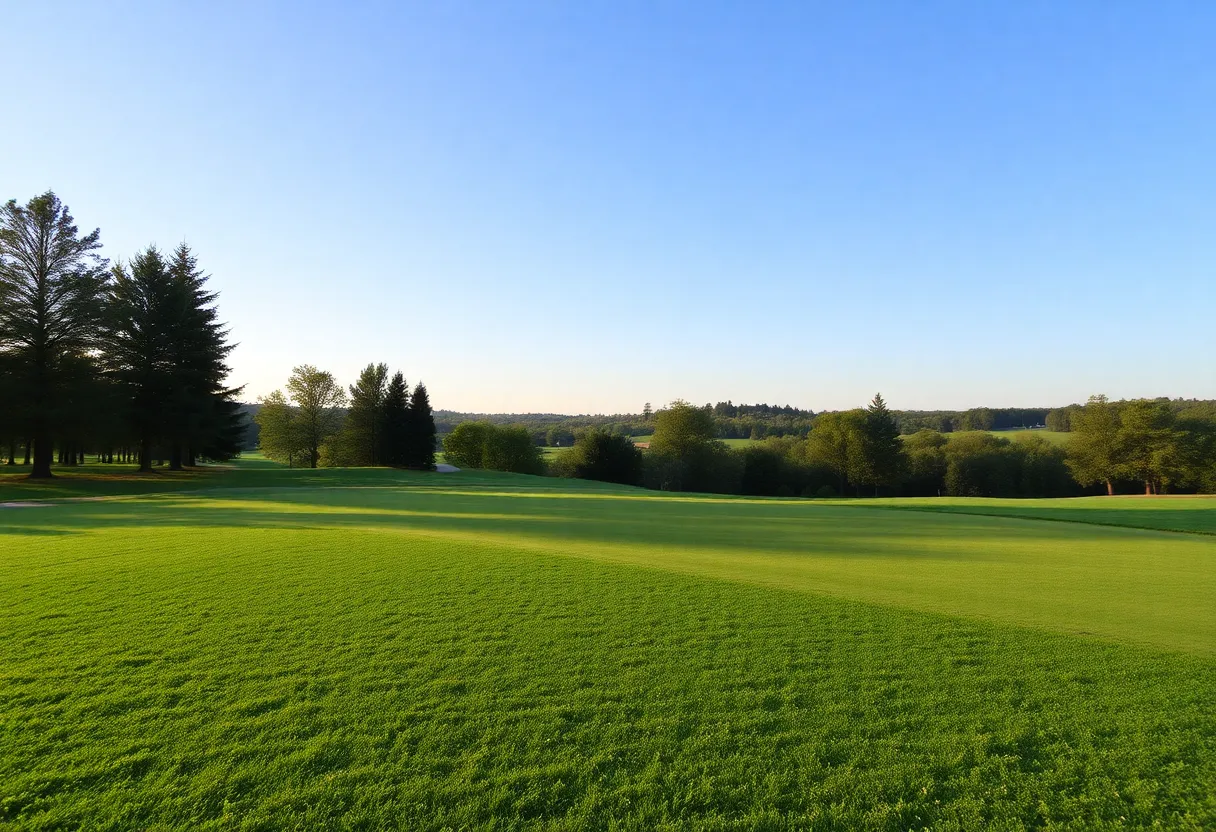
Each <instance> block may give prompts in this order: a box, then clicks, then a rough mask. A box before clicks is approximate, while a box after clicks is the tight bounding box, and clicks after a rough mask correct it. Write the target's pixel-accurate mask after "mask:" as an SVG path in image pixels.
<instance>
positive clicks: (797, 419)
mask: <svg viewBox="0 0 1216 832" xmlns="http://www.w3.org/2000/svg"><path fill="white" fill-rule="evenodd" d="M1163 401H1167V402H1168V404H1169V406H1170V408H1171V409H1173V410H1174V411H1175V412H1176V413H1185V412H1199V411H1202V412H1205V413H1214V412H1216V400H1210V399H1173V400H1163ZM1081 407H1082V405H1080V404H1070V405H1068V406H1066V407H1058V408H1049V407H977V408H972V409H970V410H892V411H891V416H892V418H894V419H895V424H896V426H897V427H898V429H899V432H900V433H901V434H904V435H911V434H914V433H916V432H917V431H918V430H923V429H926V428H927V429H929V430H936V431H939V432H941V433H955V432H961V431H971V430H1018V429H1023V428H1046V429H1048V430H1055V431H1062V432H1068V431H1070V430H1071V429H1072V425H1071V419H1072V415H1073V414H1074V413H1075V412H1076V411H1078V410H1080V409H1081ZM703 409H704V410H706V411H708V412H709V413H710V414H711V415H712V417H713V425H714V430H715V431H716V436H717V438H718V439H767V438H768V437H771V436H775V437H790V438H795V439H805V438H806V437H807V435H808V434H809V433H810V432H811V428H812V427H813V426H814V423H815V417H816V416H817V415H819V414H817V413H816V412H815V411H812V410H803V409H801V408H797V407H792V406H790V405H769V404H734V403H733V402H729V401H726V402H718V403H717V404H708V403H707V404H705V405H704V407H703ZM821 412H826V411H821ZM461 422H489V423H490V424H492V425H516V426H522V427H525V428H527V429H528V432H529V433H530V434H531V435H532V438H533V441H534V442H535V443H536V444H537V445H542V446H547V447H568V446H570V445H572V444H574V440H575V439H576V438H577V436H578V434H579V433H581V432H582V431H586V430H589V429H597V430H603V431H607V432H608V433H613V434H617V435H620V436H649V435H651V434H653V433H654V429H655V423H654V414H653V412H651V410H650V405H647V406H646V407H645V408H643V412H641V413H615V414H612V415H583V416H569V415H563V414H559V413H460V412H457V411H453V410H437V411H435V425H436V427H437V428H438V430H439V433H440V435H444V436H446V435H447V434H449V433H451V432H452V431H453V430H454V429H455V427H456V426H457V425H459V424H460V423H461Z"/></svg>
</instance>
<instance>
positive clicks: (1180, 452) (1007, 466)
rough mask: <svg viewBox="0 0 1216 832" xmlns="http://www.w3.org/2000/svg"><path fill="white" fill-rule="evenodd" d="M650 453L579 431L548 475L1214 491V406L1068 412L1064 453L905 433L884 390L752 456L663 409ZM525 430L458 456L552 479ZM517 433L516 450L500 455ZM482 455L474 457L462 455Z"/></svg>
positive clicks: (833, 489) (737, 486)
mask: <svg viewBox="0 0 1216 832" xmlns="http://www.w3.org/2000/svg"><path fill="white" fill-rule="evenodd" d="M653 425H654V428H653V431H654V432H653V434H652V435H650V437H649V439H650V441H649V449H648V450H647V451H646V452H645V453H643V452H642V450H640V449H639V448H638V447H637V446H636V445H635V443H634V442H633V441H632V440H631V439H630V438H628V437H625V436H622V435H620V434H617V433H613V432H611V431H609V430H606V429H604V428H602V427H594V428H591V429H587V430H584V431H581V432H580V433H579V434H578V435H577V438H576V440H575V442H574V446H573V448H571V449H570V450H569V451H567V452H565V453H563V454H561V455H560V456H557V457H556V458H555V459H553V460H552V462H550V463H549V464H548V466H547V472H548V473H550V474H554V475H557V476H568V477H579V478H583V479H595V480H603V481H606V482H617V483H623V484H628V485H641V486H645V487H648V488H653V489H661V490H671V491H702V492H711V493H725V494H746V495H757V496H803V497H833V496H863V495H884V496H896V495H901V496H964V497H1067V496H1076V495H1080V494H1084V493H1110V494H1113V493H1116V492H1130V491H1138V490H1143V491H1144V492H1145V493H1151V494H1158V493H1166V492H1178V493H1182V492H1203V493H1213V492H1216V407H1198V406H1195V407H1190V408H1182V409H1180V408H1178V407H1177V406H1176V404H1175V403H1171V402H1168V401H1160V400H1135V401H1125V402H1109V401H1107V400H1106V398H1105V397H1102V396H1097V397H1094V398H1092V399H1091V400H1090V401H1089V403H1088V404H1086V405H1084V406H1079V407H1078V408H1076V409H1075V411H1074V413H1073V415H1072V425H1071V427H1072V436H1071V438H1070V439H1069V441H1068V442H1067V443H1065V444H1064V445H1060V444H1056V443H1053V442H1050V441H1048V440H1047V439H1045V438H1044V437H1043V436H1041V435H1035V434H1022V435H1018V436H1017V437H1015V438H1014V439H1012V440H1010V439H1008V438H1005V437H1001V436H997V435H993V434H991V433H988V432H984V431H979V430H976V431H965V432H949V433H946V432H942V431H937V430H932V429H928V428H926V429H922V430H919V431H917V432H916V433H914V434H912V435H910V436H909V435H906V434H901V433H900V430H899V425H898V421H897V417H896V415H895V412H893V411H891V410H889V409H888V408H887V405H886V402H885V401H883V398H882V396H881V395H877V396H875V397H874V400H873V401H872V402H871V403H870V405H869V406H868V407H866V408H864V409H861V408H859V409H855V410H849V411H842V412H834V413H821V414H819V415H818V416H817V417H816V418H815V420H814V423H813V426H812V428H811V430H810V431H809V432H808V434H807V435H806V436H805V437H803V438H798V437H789V436H787V437H769V438H768V439H765V440H764V441H761V442H757V443H754V444H752V445H749V446H747V447H744V448H730V447H728V446H727V445H726V444H725V443H724V442H723V441H722V440H721V439H719V438H718V431H719V427H718V423H717V421H716V419H715V413H714V409H713V408H712V407H708V406H707V407H697V406H694V405H691V404H689V403H687V402H683V401H676V402H673V403H672V404H671V405H670V406H668V407H667V408H664V409H662V410H660V411H658V412H657V413H654V414H653ZM528 433H529V432H528V430H527V428H526V427H524V426H515V427H504V426H495V425H492V424H489V423H486V422H478V423H465V424H464V425H460V426H458V427H457V428H456V430H454V431H453V433H452V434H451V435H450V436H449V437H448V438H447V439H446V440H445V443H444V447H445V450H447V451H448V455H449V458H451V457H452V456H453V453H457V454H460V459H461V460H462V462H463V464H465V465H468V466H470V467H482V468H497V469H499V470H506V471H517V472H520V473H542V472H544V471H545V470H546V468H545V466H544V462H543V459H542V457H541V454H540V449H539V448H535V447H534V448H532V449H531V452H530V453H529V450H528V448H527V441H526V440H527V436H528ZM508 435H509V436H510V438H511V447H512V448H513V449H514V450H513V452H512V453H511V454H504V453H501V452H498V451H492V450H491V449H492V448H493V447H494V443H496V442H502V441H504V440H505V438H506V437H507V436H508ZM466 449H473V450H471V451H470V450H466Z"/></svg>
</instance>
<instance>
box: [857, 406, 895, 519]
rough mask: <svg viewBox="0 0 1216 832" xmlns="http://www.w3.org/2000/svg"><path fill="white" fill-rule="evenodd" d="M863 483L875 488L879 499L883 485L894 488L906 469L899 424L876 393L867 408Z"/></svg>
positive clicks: (875, 493) (862, 472)
mask: <svg viewBox="0 0 1216 832" xmlns="http://www.w3.org/2000/svg"><path fill="white" fill-rule="evenodd" d="M862 437H863V440H862V457H863V460H864V461H863V463H862V471H861V480H860V481H861V482H865V483H868V484H870V485H873V486H874V496H878V489H879V488H880V487H881V486H884V485H885V486H893V485H896V484H897V483H898V482H899V479H900V477H901V476H902V475H903V472H904V467H905V461H906V460H905V457H904V448H903V440H902V439H900V438H899V425H898V424H896V422H895V417H894V416H893V415H892V414H891V411H889V410H887V403H886V402H885V401H883V399H882V394H881V393H876V394H875V395H874V400H873V401H871V402H870V406H869V407H867V408H866V412H865V421H864V427H863V433H862Z"/></svg>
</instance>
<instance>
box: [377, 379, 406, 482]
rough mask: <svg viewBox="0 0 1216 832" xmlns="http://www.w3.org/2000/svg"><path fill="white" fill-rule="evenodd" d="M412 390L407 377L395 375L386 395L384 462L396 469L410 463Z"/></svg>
mask: <svg viewBox="0 0 1216 832" xmlns="http://www.w3.org/2000/svg"><path fill="white" fill-rule="evenodd" d="M409 432H410V389H409V387H408V386H407V385H406V383H405V376H403V375H401V373H395V374H394V375H393V378H392V380H391V381H389V383H388V389H387V390H386V391H385V394H384V450H383V451H382V454H383V455H382V457H381V458H382V461H383V463H384V464H385V465H391V466H393V467H394V468H403V467H405V466H406V465H407V464H408V463H409Z"/></svg>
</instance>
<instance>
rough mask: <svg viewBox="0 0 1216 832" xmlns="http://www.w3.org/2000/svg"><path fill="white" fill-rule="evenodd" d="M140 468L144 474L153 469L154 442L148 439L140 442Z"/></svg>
mask: <svg viewBox="0 0 1216 832" xmlns="http://www.w3.org/2000/svg"><path fill="white" fill-rule="evenodd" d="M139 470H140V473H144V474H147V473H151V471H152V443H151V442H150V441H149V440H147V439H144V440H141V441H140V443H139Z"/></svg>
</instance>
